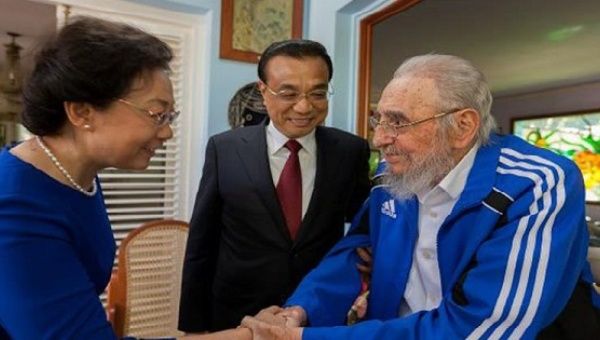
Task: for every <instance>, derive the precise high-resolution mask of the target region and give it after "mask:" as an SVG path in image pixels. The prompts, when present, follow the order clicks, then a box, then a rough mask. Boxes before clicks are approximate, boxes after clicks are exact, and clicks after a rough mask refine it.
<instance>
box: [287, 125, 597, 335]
mask: <svg viewBox="0 0 600 340" xmlns="http://www.w3.org/2000/svg"><path fill="white" fill-rule="evenodd" d="M492 191H496V192H497V193H498V194H501V195H502V196H504V197H505V198H506V199H508V200H510V201H511V202H510V204H509V205H508V208H507V210H506V212H505V215H506V216H504V219H503V222H501V223H499V224H497V223H498V221H499V219H500V218H501V214H500V212H498V211H497V210H495V209H494V208H493V207H491V206H489V205H488V204H485V203H484V202H483V201H484V199H485V198H486V197H487V196H488V194H490V192H492ZM417 209H418V203H417V201H416V200H409V201H404V202H400V201H397V200H394V198H393V197H392V196H391V195H390V194H388V193H387V191H385V188H384V187H381V186H376V187H374V188H373V190H372V192H371V195H370V196H369V199H368V200H367V202H366V203H365V206H364V207H363V211H362V212H361V214H363V216H362V217H364V218H362V217H361V216H360V215H359V216H357V218H356V219H355V223H354V224H353V227H352V228H357V226H358V225H360V224H361V222H360V221H361V219H362V220H363V222H364V219H366V218H368V225H369V231H368V234H353V233H352V230H351V232H350V233H349V235H348V236H346V237H345V238H344V239H342V240H341V241H340V242H339V243H338V244H337V245H336V246H335V247H334V248H333V249H332V250H331V251H330V253H329V254H328V255H327V257H326V258H325V259H324V260H323V261H322V262H321V264H319V266H318V267H317V268H316V269H314V270H313V271H312V272H311V273H309V275H308V276H307V277H306V278H305V279H304V280H303V281H302V283H301V284H300V286H299V287H298V289H297V290H296V291H295V293H294V294H293V295H292V296H291V297H290V299H289V300H288V301H287V303H286V304H287V305H300V306H302V307H303V308H304V309H305V310H306V312H307V315H308V321H309V324H310V327H307V328H305V330H304V333H303V338H304V339H360V340H364V339H436V340H437V339H464V338H469V339H479V338H513V339H532V338H535V336H536V335H537V333H538V332H539V331H540V330H541V329H543V328H544V327H545V326H547V325H548V324H550V323H551V322H552V321H553V320H554V319H555V318H556V317H557V315H558V314H559V313H560V311H561V310H562V309H563V307H564V306H565V305H566V303H567V301H568V299H569V297H570V295H571V293H572V291H573V289H574V287H575V284H576V283H577V281H578V280H579V279H582V280H584V281H586V282H588V283H591V281H592V277H591V271H590V267H589V264H588V262H587V260H586V255H587V248H588V237H589V236H588V232H587V228H586V224H585V220H584V215H585V214H584V210H585V204H584V187H583V181H582V177H581V173H580V172H579V170H578V169H577V167H576V166H575V164H574V163H573V162H571V161H570V160H569V159H567V158H565V157H562V156H559V155H556V154H554V153H552V152H550V151H547V150H542V149H539V148H536V147H534V146H532V145H529V144H527V143H526V142H524V141H523V140H521V139H519V138H517V137H514V136H498V135H493V136H492V139H491V143H490V144H489V145H487V146H484V147H481V148H480V149H479V150H478V152H477V156H476V159H475V163H474V165H473V168H472V169H471V171H470V173H469V177H468V179H467V183H466V186H465V189H464V191H463V193H462V194H461V196H460V198H459V200H458V202H457V203H456V205H455V207H454V209H453V211H452V213H451V214H450V215H449V216H448V217H447V218H446V220H445V221H444V223H443V224H442V226H441V229H440V231H439V234H438V238H437V248H438V262H439V267H440V268H439V270H440V277H441V285H442V293H443V299H442V302H441V304H440V306H439V307H438V308H436V309H433V310H431V311H421V312H417V313H414V314H411V315H409V316H406V317H402V318H400V317H398V311H399V308H400V303H401V301H402V297H403V294H404V290H405V287H406V282H407V280H408V274H409V271H410V268H411V264H412V254H413V248H414V246H415V241H416V238H417V216H418V211H417ZM367 215H368V216H367ZM357 246H371V247H372V248H373V272H372V279H371V293H370V296H369V302H368V310H367V316H366V319H365V320H364V321H362V322H360V323H358V324H356V325H354V326H352V327H345V326H341V325H343V324H344V322H345V317H346V312H347V311H348V309H349V308H350V306H351V304H352V302H353V301H354V299H355V298H356V296H357V294H358V292H359V290H360V281H359V274H358V271H357V270H356V263H357V262H358V257H357V255H356V253H355V248H356V247H357ZM590 294H592V290H591V289H590ZM458 296H460V299H459V298H458ZM594 299H595V300H594V301H595V303H597V302H599V301H600V297H599V296H598V295H596V296H594Z"/></svg>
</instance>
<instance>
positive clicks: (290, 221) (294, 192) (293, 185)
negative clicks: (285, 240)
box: [277, 139, 302, 240]
mask: <svg viewBox="0 0 600 340" xmlns="http://www.w3.org/2000/svg"><path fill="white" fill-rule="evenodd" d="M284 146H285V147H286V148H288V150H290V156H289V157H288V160H287V161H286V162H285V166H284V167H283V171H281V176H279V183H277V197H278V198H279V204H281V208H282V210H283V215H284V216H285V222H286V224H287V227H288V230H289V231H290V236H291V237H292V240H293V239H295V238H296V234H297V233H298V229H299V228H300V222H301V221H302V173H301V171H300V160H299V159H298V151H299V150H300V149H302V145H300V143H298V142H297V141H295V140H294V139H290V140H288V141H287V143H285V145H284Z"/></svg>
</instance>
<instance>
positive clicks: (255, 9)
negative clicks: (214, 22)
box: [220, 0, 303, 63]
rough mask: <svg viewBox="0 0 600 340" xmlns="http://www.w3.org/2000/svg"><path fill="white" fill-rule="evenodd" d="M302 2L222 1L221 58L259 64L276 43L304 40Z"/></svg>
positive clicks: (297, 0) (275, 0)
mask: <svg viewBox="0 0 600 340" xmlns="http://www.w3.org/2000/svg"><path fill="white" fill-rule="evenodd" d="M302 2H303V1H302V0H221V47H220V57H221V58H225V59H232V60H239V61H244V62H249V63H257V62H258V58H259V57H260V53H262V51H264V49H265V48H267V46H269V45H270V44H271V43H273V42H275V41H280V40H286V39H292V38H301V37H302V6H303V3H302Z"/></svg>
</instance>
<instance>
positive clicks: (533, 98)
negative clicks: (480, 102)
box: [492, 82, 600, 220]
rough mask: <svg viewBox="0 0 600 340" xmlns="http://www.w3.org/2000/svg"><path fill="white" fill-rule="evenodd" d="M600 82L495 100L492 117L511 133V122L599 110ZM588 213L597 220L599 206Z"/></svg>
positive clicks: (590, 209) (598, 218)
mask: <svg viewBox="0 0 600 340" xmlns="http://www.w3.org/2000/svg"><path fill="white" fill-rule="evenodd" d="M598 94H600V82H593V83H586V84H580V85H574V86H567V87H561V88H558V89H550V90H545V91H536V92H532V93H526V94H520V95H512V96H505V97H500V98H495V99H494V105H493V107H492V115H494V117H496V121H497V122H498V126H499V127H500V129H501V131H502V132H503V133H510V128H511V127H510V124H511V119H513V118H518V117H535V116H541V115H545V114H551V113H568V112H575V111H582V110H595V109H599V108H600V95H598ZM587 214H588V216H590V217H591V218H592V219H594V220H600V205H590V204H588V205H587Z"/></svg>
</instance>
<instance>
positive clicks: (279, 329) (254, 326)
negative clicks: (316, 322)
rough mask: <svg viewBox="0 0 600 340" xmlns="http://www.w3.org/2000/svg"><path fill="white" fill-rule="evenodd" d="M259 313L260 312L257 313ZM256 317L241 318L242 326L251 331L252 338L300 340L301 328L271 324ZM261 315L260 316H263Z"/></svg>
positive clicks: (259, 339) (260, 339) (255, 339)
mask: <svg viewBox="0 0 600 340" xmlns="http://www.w3.org/2000/svg"><path fill="white" fill-rule="evenodd" d="M261 312H262V311H261ZM259 314H260V313H259ZM259 314H257V317H252V316H246V317H244V318H243V319H242V325H241V326H242V327H247V328H249V329H250V330H251V331H252V339H253V340H301V339H302V328H297V327H294V328H290V327H285V326H282V325H273V324H269V323H267V322H265V321H261V320H260V319H258V315H259ZM264 316H265V315H262V316H261V317H264Z"/></svg>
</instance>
